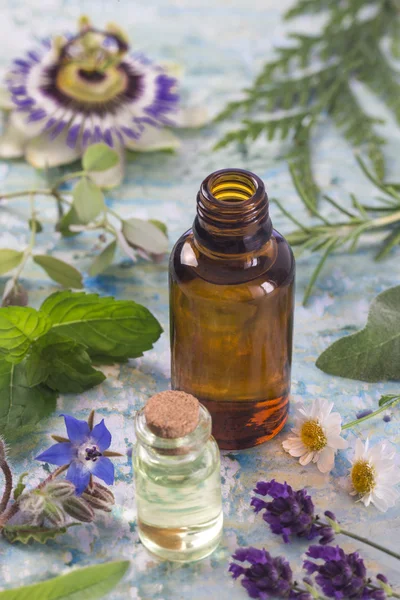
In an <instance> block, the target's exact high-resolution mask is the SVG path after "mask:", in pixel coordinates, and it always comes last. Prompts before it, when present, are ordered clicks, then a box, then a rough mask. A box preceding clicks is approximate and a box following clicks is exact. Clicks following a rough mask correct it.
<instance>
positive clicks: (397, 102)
mask: <svg viewBox="0 0 400 600" xmlns="http://www.w3.org/2000/svg"><path fill="white" fill-rule="evenodd" d="M358 76H359V78H360V80H361V81H363V82H364V83H366V84H367V85H368V87H370V88H371V90H372V91H373V92H375V93H376V94H378V95H379V96H380V97H381V98H383V100H384V101H385V103H386V104H387V106H388V107H389V108H390V109H391V110H392V111H393V113H394V115H395V117H396V120H397V122H398V123H400V82H399V78H400V73H396V72H395V71H394V70H393V69H392V67H391V66H390V65H389V63H388V61H387V59H386V57H385V56H384V55H383V54H382V52H381V50H379V48H375V49H374V52H373V55H372V56H371V61H370V62H365V63H364V68H363V69H362V71H361V72H360V73H359V75H358Z"/></svg>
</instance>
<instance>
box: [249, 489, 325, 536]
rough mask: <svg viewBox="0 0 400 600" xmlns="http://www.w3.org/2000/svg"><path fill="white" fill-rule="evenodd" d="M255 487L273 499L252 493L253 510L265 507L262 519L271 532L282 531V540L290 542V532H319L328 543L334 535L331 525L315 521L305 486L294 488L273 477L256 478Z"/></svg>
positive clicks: (258, 492)
mask: <svg viewBox="0 0 400 600" xmlns="http://www.w3.org/2000/svg"><path fill="white" fill-rule="evenodd" d="M254 491H255V492H256V494H260V495H261V496H271V497H272V498H273V500H272V502H265V501H264V500H262V499H261V498H257V497H254V498H253V499H252V500H251V506H253V508H254V510H255V512H256V513H259V512H260V511H262V510H264V514H263V519H264V521H265V522H266V523H268V525H269V526H270V529H271V531H272V533H276V534H278V535H280V534H282V537H283V540H284V542H285V543H288V542H290V536H292V535H295V536H297V537H300V538H306V539H307V540H312V539H314V538H316V537H318V536H321V537H320V543H321V544H329V543H330V542H331V541H332V540H333V539H334V531H333V529H332V527H330V526H329V525H326V524H323V523H319V522H318V518H317V517H316V516H315V514H314V504H313V501H312V499H311V496H309V495H308V494H307V490H305V489H302V490H297V491H293V489H292V488H291V486H290V485H288V484H287V483H286V482H285V483H278V482H277V481H275V480H274V479H272V481H259V482H258V483H257V485H256V487H255V489H254ZM330 514H332V515H333V513H330ZM333 517H334V515H333ZM333 520H335V519H333Z"/></svg>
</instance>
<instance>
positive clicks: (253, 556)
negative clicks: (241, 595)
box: [229, 547, 312, 600]
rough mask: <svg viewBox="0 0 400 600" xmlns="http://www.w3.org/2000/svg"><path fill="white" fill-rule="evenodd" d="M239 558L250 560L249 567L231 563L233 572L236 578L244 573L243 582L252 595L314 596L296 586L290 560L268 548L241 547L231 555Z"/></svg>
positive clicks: (265, 599) (305, 598)
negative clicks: (271, 551)
mask: <svg viewBox="0 0 400 600" xmlns="http://www.w3.org/2000/svg"><path fill="white" fill-rule="evenodd" d="M232 558H233V559H234V560H237V561H239V562H246V561H247V562H248V563H250V567H243V566H242V565H238V564H237V563H231V564H230V567H229V571H230V573H232V576H233V578H234V579H238V577H240V576H242V575H243V579H242V582H241V583H242V586H243V587H244V588H245V589H246V590H247V593H248V595H249V596H250V598H259V599H260V600H268V598H288V599H289V600H294V599H297V600H312V596H311V594H309V593H308V592H304V591H297V589H296V590H294V589H293V588H294V582H293V573H292V569H291V568H290V565H289V563H288V562H287V561H286V560H285V559H284V558H283V557H282V556H278V557H276V558H273V557H272V556H271V555H270V554H269V553H268V552H267V551H266V550H265V548H264V549H263V550H259V549H257V548H252V547H249V548H238V549H237V550H236V552H235V554H234V555H233V556H232Z"/></svg>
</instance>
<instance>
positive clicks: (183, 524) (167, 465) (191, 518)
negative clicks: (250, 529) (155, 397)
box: [134, 438, 223, 562]
mask: <svg viewBox="0 0 400 600" xmlns="http://www.w3.org/2000/svg"><path fill="white" fill-rule="evenodd" d="M134 465H135V478H136V502H137V514H138V528H139V536H140V539H141V541H142V543H143V544H144V546H145V547H146V548H147V549H148V550H149V551H150V552H152V553H153V554H156V555H157V556H159V557H161V558H164V559H167V560H172V561H179V562H186V561H192V560H198V559H201V558H204V557H205V556H208V555H209V554H211V552H213V551H214V550H215V548H216V547H217V546H218V543H219V541H220V539H221V533H222V525H223V516H222V501H221V476H220V460H219V451H218V447H217V445H216V442H215V441H214V439H213V438H210V440H209V441H208V442H207V443H206V445H205V446H204V448H203V449H202V451H201V453H200V454H199V456H198V457H197V458H195V460H190V461H189V460H186V459H185V457H183V456H179V455H178V456H173V455H171V456H162V457H160V460H157V459H155V460H152V461H149V456H148V454H147V451H146V450H145V449H143V448H142V447H141V446H140V445H138V447H137V453H136V456H135V459H134Z"/></svg>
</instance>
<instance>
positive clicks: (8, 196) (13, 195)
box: [0, 189, 54, 200]
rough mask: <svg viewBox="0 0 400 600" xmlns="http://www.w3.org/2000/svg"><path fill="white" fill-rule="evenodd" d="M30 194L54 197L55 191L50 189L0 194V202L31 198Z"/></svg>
mask: <svg viewBox="0 0 400 600" xmlns="http://www.w3.org/2000/svg"><path fill="white" fill-rule="evenodd" d="M29 194H40V195H42V196H54V193H53V191H52V190H50V189H43V190H41V189H38V190H18V191H17V192H9V193H8V194H0V200H9V199H11V198H21V197H22V196H29Z"/></svg>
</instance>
